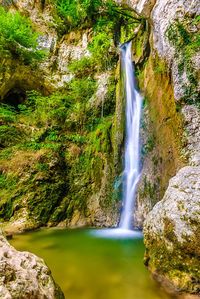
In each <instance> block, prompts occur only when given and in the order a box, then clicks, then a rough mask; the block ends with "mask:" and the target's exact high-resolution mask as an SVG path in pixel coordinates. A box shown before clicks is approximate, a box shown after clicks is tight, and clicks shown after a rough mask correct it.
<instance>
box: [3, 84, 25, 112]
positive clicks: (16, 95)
mask: <svg viewBox="0 0 200 299" xmlns="http://www.w3.org/2000/svg"><path fill="white" fill-rule="evenodd" d="M25 99H26V92H25V91H24V90H22V89H19V88H13V89H11V90H10V91H9V92H8V93H7V94H6V95H5V96H4V98H3V103H4V104H8V105H11V106H13V107H14V108H15V109H16V110H18V105H20V104H21V105H22V104H24V102H25Z"/></svg>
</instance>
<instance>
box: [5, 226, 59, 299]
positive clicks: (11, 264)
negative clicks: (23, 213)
mask: <svg viewBox="0 0 200 299" xmlns="http://www.w3.org/2000/svg"><path fill="white" fill-rule="evenodd" d="M0 298H4V299H12V298H21V299H27V298H30V299H45V298H48V299H64V295H63V293H62V291H61V289H60V288H59V286H58V285H57V284H56V283H55V282H54V280H53V278H52V276H51V272H50V270H49V269H48V267H47V266H46V265H45V263H44V261H43V260H42V259H41V258H38V257H37V256H35V255H34V254H32V253H29V252H19V251H17V250H15V249H14V247H12V246H11V245H10V244H9V243H8V241H7V240H6V239H5V237H4V236H3V235H2V233H1V230H0Z"/></svg>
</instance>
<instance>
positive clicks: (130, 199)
mask: <svg viewBox="0 0 200 299" xmlns="http://www.w3.org/2000/svg"><path fill="white" fill-rule="evenodd" d="M131 46H132V42H128V43H125V44H123V45H122V47H121V52H122V71H124V73H125V89H126V145H125V167H124V174H123V210H122V215H121V219H120V225H119V227H120V228H122V229H131V227H132V225H131V223H132V216H133V209H134V199H135V193H136V187H137V183H138V180H139V158H140V155H139V131H140V116H141V106H142V97H141V95H140V94H139V92H138V91H137V90H136V88H135V78H134V70H133V64H132V59H131Z"/></svg>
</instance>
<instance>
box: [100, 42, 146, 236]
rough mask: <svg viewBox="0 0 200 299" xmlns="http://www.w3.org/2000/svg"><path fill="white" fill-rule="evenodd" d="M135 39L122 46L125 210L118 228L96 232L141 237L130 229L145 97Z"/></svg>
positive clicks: (105, 234) (137, 178)
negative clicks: (135, 66)
mask: <svg viewBox="0 0 200 299" xmlns="http://www.w3.org/2000/svg"><path fill="white" fill-rule="evenodd" d="M131 46H132V42H131V41H130V42H128V43H125V44H123V45H122V46H121V52H122V71H123V74H124V75H125V90H126V145H125V168H124V173H123V209H122V214H121V219H120V223H119V227H118V228H115V229H104V230H97V231H96V232H95V234H96V235H98V236H102V237H108V238H115V237H116V238H127V237H128V238H129V237H130V238H138V237H141V236H142V234H141V233H140V232H138V231H134V230H131V229H132V228H133V226H132V220H133V209H134V199H135V193H136V187H137V183H138V181H139V176H140V173H139V158H140V155H139V130H140V117H141V106H142V97H141V95H140V94H139V93H138V91H137V90H136V88H135V78H134V70H133V64H132V59H131Z"/></svg>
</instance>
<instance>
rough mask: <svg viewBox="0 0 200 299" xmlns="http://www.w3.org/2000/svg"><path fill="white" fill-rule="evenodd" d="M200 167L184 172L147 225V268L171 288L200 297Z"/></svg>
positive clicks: (186, 168) (145, 231)
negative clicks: (199, 295)
mask: <svg viewBox="0 0 200 299" xmlns="http://www.w3.org/2000/svg"><path fill="white" fill-rule="evenodd" d="M199 232H200V167H192V166H187V167H184V168H182V169H181V170H180V171H179V172H178V173H177V175H176V176H175V177H173V178H172V179H171V180H170V183H169V187H168V189H167V191H166V193H165V196H164V198H163V199H162V200H161V201H160V202H159V203H157V204H156V205H155V207H154V209H153V210H152V211H151V212H150V213H149V215H148V216H147V219H146V221H145V224H144V242H145V246H146V255H145V264H146V265H147V266H148V268H149V269H150V271H151V272H152V273H153V275H155V276H156V277H157V278H158V279H160V280H161V281H163V280H164V281H165V282H166V283H167V285H168V286H170V287H172V288H174V289H175V290H178V291H186V292H190V293H194V294H199V293H200V270H199V256H200V247H199V242H200V234H199Z"/></svg>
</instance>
